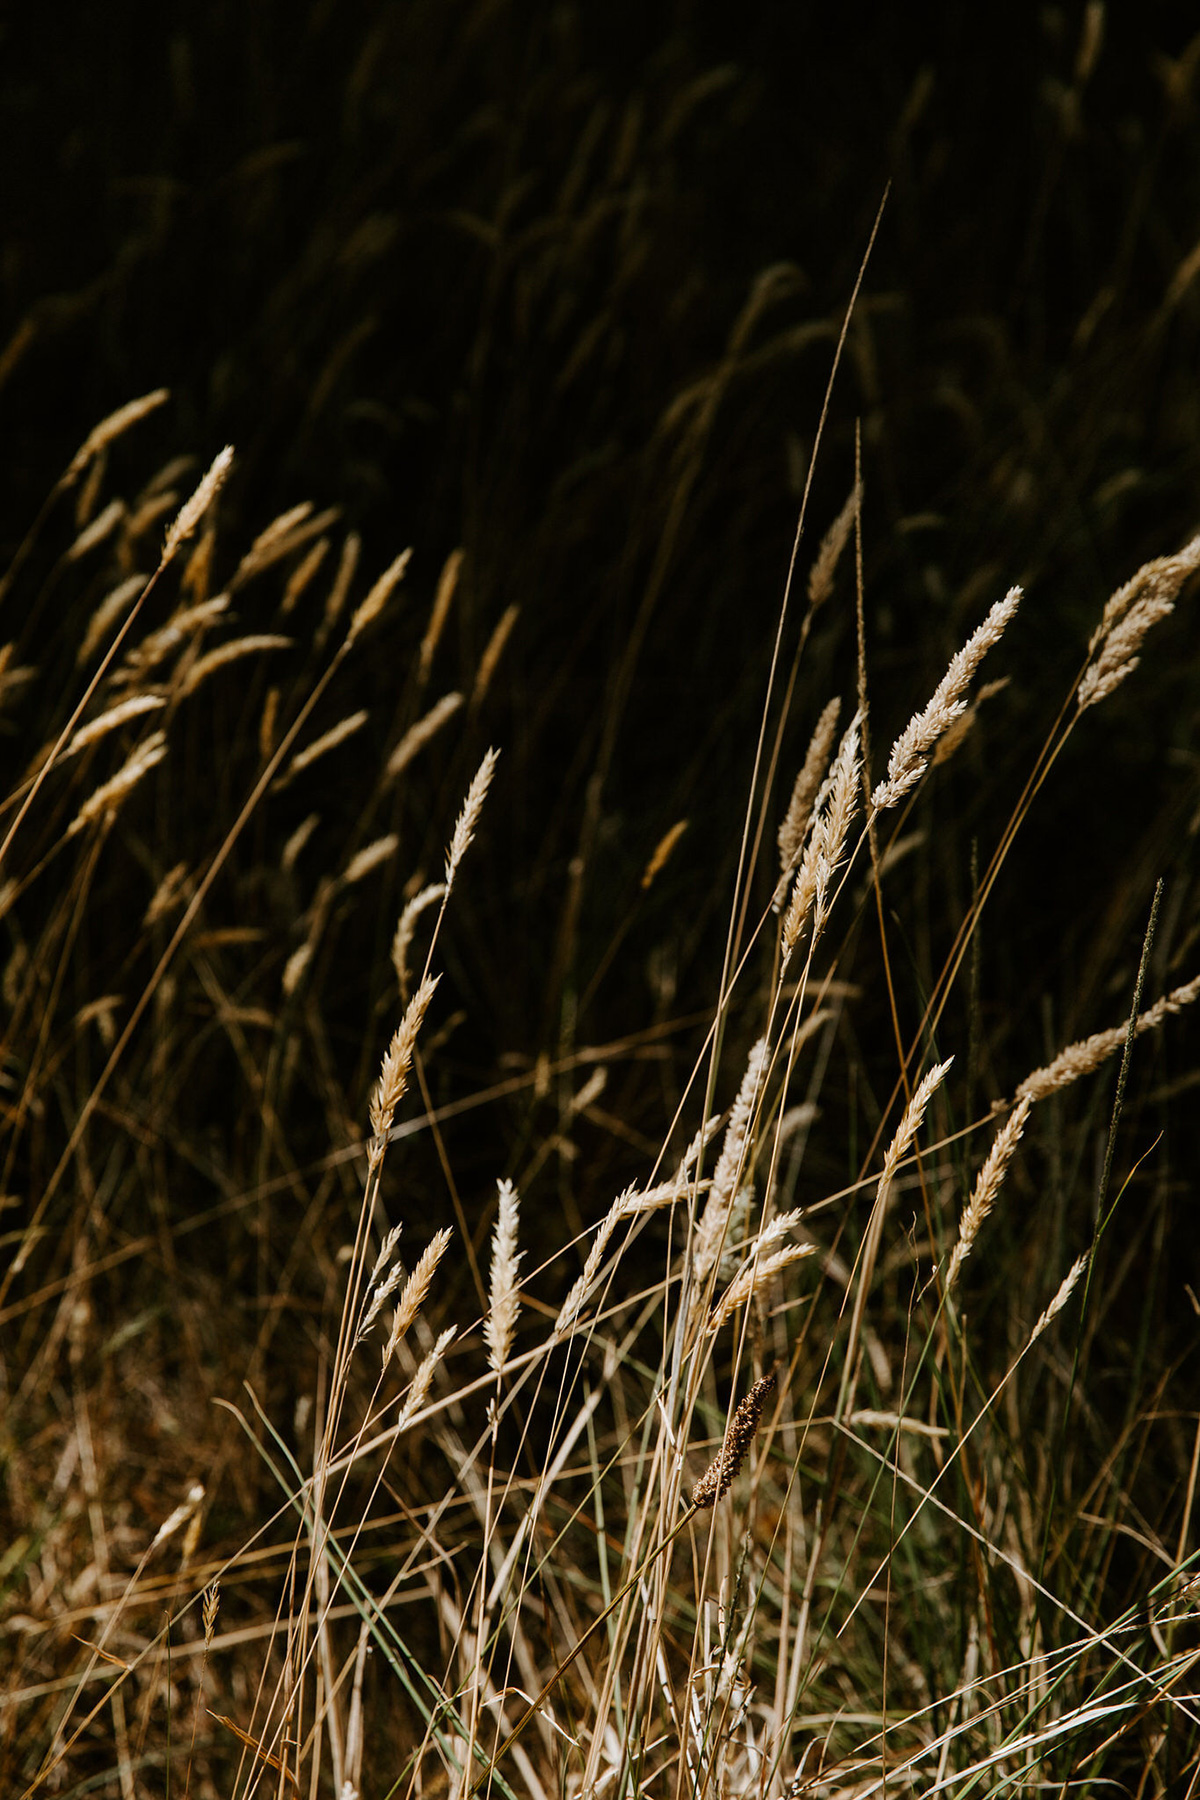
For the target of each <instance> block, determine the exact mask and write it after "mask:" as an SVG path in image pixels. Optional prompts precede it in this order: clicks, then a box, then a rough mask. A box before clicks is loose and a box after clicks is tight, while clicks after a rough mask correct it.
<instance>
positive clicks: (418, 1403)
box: [397, 1325, 455, 1429]
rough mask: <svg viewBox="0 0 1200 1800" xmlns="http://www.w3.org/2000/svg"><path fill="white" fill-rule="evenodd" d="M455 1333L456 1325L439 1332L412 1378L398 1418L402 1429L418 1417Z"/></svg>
mask: <svg viewBox="0 0 1200 1800" xmlns="http://www.w3.org/2000/svg"><path fill="white" fill-rule="evenodd" d="M454 1334H455V1328H454V1326H453V1325H449V1326H447V1328H446V1330H445V1331H443V1332H441V1333H440V1334H439V1336H438V1340H437V1343H436V1344H435V1345H434V1346H433V1349H432V1350H431V1351H430V1352H429V1354H428V1356H426V1357H424V1358H423V1359H422V1361H421V1364H420V1367H419V1368H418V1369H417V1372H416V1374H415V1375H414V1376H413V1378H412V1386H411V1387H410V1388H409V1390H408V1396H407V1398H406V1399H405V1402H404V1405H403V1406H402V1407H401V1409H400V1417H399V1419H398V1420H397V1424H398V1425H399V1426H400V1427H401V1428H402V1429H403V1427H404V1426H405V1425H407V1424H408V1422H409V1420H410V1419H414V1418H415V1417H416V1415H417V1414H418V1413H419V1412H420V1410H421V1408H422V1407H423V1406H424V1404H425V1402H426V1400H427V1399H428V1398H429V1390H430V1388H431V1386H432V1385H433V1377H434V1375H435V1374H436V1372H437V1366H438V1364H439V1363H440V1362H441V1360H442V1358H443V1356H444V1355H445V1354H446V1347H447V1345H448V1344H449V1343H450V1340H451V1339H452V1338H453V1336H454Z"/></svg>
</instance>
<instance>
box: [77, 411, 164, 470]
mask: <svg viewBox="0 0 1200 1800" xmlns="http://www.w3.org/2000/svg"><path fill="white" fill-rule="evenodd" d="M170 398H171V391H170V389H169V388H155V389H154V390H153V392H152V393H149V394H143V395H142V396H141V398H140V399H137V400H127V401H126V402H125V405H124V406H118V408H117V410H116V412H111V413H109V415H108V417H107V418H105V419H101V421H100V423H99V424H98V425H93V427H92V429H91V431H89V432H88V435H87V437H86V438H85V439H84V440H83V443H82V444H81V445H80V446H79V449H78V450H77V451H76V452H75V455H74V456H73V457H72V458H71V462H70V466H69V467H68V469H67V475H66V479H67V480H68V482H71V481H75V480H76V479H77V478H78V477H79V476H80V475H81V474H82V473H83V471H84V469H85V468H86V467H87V465H88V463H90V462H91V460H92V458H93V457H94V456H99V455H100V454H101V452H102V451H104V450H107V448H108V446H109V445H110V444H111V443H112V442H113V441H114V439H116V438H119V437H120V436H121V435H122V434H123V433H124V432H126V431H128V430H129V429H130V427H131V426H133V425H136V424H137V423H138V422H139V420H141V419H144V418H145V417H146V415H147V414H148V413H152V412H155V411H157V409H158V408H159V407H160V406H163V405H165V404H166V402H167V401H168V400H169V399H170Z"/></svg>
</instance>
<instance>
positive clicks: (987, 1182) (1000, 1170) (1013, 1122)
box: [945, 1095, 1032, 1293]
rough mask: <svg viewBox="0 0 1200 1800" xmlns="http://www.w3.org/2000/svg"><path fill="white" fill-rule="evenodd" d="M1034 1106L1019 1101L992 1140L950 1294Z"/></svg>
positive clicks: (964, 1226)
mask: <svg viewBox="0 0 1200 1800" xmlns="http://www.w3.org/2000/svg"><path fill="white" fill-rule="evenodd" d="M1031 1105H1032V1101H1031V1100H1030V1098H1029V1096H1028V1095H1025V1096H1024V1098H1023V1099H1021V1100H1019V1101H1018V1102H1017V1104H1016V1106H1014V1107H1013V1110H1012V1112H1011V1113H1010V1114H1009V1116H1008V1118H1007V1119H1006V1120H1005V1121H1004V1124H1003V1125H1002V1126H1001V1127H1000V1129H999V1131H998V1132H997V1133H996V1136H995V1138H994V1139H993V1140H992V1147H991V1149H990V1150H989V1151H988V1153H987V1157H986V1158H985V1160H984V1164H983V1167H982V1168H981V1169H980V1171H979V1174H978V1175H977V1176H976V1178H975V1186H974V1188H973V1189H972V1190H971V1198H970V1200H969V1201H968V1203H967V1207H966V1210H965V1212H964V1213H963V1216H962V1219H961V1221H960V1223H959V1227H958V1242H957V1243H956V1244H955V1246H954V1249H953V1250H952V1251H951V1253H950V1262H949V1265H948V1267H947V1269H946V1281H945V1287H946V1292H947V1293H949V1291H950V1289H951V1288H952V1287H953V1286H954V1283H955V1280H956V1279H957V1277H958V1272H959V1270H960V1269H961V1268H962V1265H963V1263H964V1262H965V1261H966V1259H967V1257H968V1256H970V1254H971V1250H972V1247H973V1245H974V1243H975V1239H976V1237H977V1236H978V1235H979V1228H980V1226H981V1225H982V1224H983V1221H984V1220H985V1219H986V1218H987V1216H988V1214H989V1213H990V1212H991V1210H992V1207H993V1206H994V1205H995V1202H996V1195H997V1194H998V1193H999V1192H1000V1187H1001V1184H1002V1183H1003V1181H1004V1177H1005V1175H1006V1174H1007V1172H1008V1165H1009V1163H1010V1162H1011V1160H1012V1154H1013V1151H1014V1150H1015V1149H1016V1147H1017V1144H1018V1143H1019V1142H1020V1138H1021V1133H1022V1132H1023V1131H1024V1129H1025V1121H1026V1119H1027V1118H1028V1117H1029V1108H1030V1106H1031Z"/></svg>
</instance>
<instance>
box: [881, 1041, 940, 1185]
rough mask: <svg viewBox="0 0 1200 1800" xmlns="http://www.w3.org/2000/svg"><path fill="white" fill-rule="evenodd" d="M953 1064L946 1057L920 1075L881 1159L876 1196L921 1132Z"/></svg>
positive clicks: (890, 1178)
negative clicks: (928, 1112) (880, 1171)
mask: <svg viewBox="0 0 1200 1800" xmlns="http://www.w3.org/2000/svg"><path fill="white" fill-rule="evenodd" d="M953 1061H954V1058H953V1057H952V1056H948V1057H947V1058H946V1060H945V1062H941V1063H934V1065H933V1067H932V1069H930V1070H928V1072H927V1073H926V1074H925V1075H923V1076H922V1078H921V1080H920V1081H919V1082H918V1084H917V1088H916V1092H915V1093H914V1094H913V1097H912V1099H911V1100H910V1101H909V1103H908V1105H907V1106H906V1107H905V1109H904V1115H903V1117H902V1118H901V1120H900V1123H899V1125H898V1126H897V1127H896V1135H895V1137H894V1138H893V1139H892V1141H891V1143H890V1144H889V1145H888V1147H887V1151H886V1153H885V1155H884V1159H883V1172H882V1174H881V1175H880V1177H879V1188H878V1194H879V1196H880V1197H883V1196H884V1195H885V1194H886V1192H887V1190H888V1189H889V1188H890V1187H891V1185H892V1182H893V1181H894V1180H895V1177H896V1170H897V1169H898V1168H899V1167H900V1164H901V1163H902V1162H903V1161H904V1158H905V1157H906V1156H907V1155H908V1153H909V1150H910V1149H911V1148H912V1142H913V1139H914V1138H915V1137H916V1135H917V1133H918V1131H919V1130H920V1129H921V1121H922V1119H923V1118H924V1117H925V1110H926V1108H927V1107H928V1105H929V1102H930V1101H931V1100H932V1099H933V1096H934V1094H935V1093H936V1092H937V1090H938V1088H939V1087H941V1085H942V1082H943V1081H944V1080H945V1079H946V1074H947V1071H948V1070H949V1068H950V1065H951V1063H952V1062H953Z"/></svg>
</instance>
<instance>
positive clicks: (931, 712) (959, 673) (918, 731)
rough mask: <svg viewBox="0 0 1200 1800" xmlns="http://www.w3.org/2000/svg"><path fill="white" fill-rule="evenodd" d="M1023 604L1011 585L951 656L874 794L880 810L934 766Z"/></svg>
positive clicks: (896, 745) (892, 803)
mask: <svg viewBox="0 0 1200 1800" xmlns="http://www.w3.org/2000/svg"><path fill="white" fill-rule="evenodd" d="M1020 602H1021V589H1020V588H1019V587H1011V588H1009V590H1008V592H1007V594H1006V595H1005V596H1004V598H1003V600H997V602H996V604H995V605H994V606H993V607H992V609H991V611H990V612H989V613H988V615H987V618H986V619H985V620H984V621H983V624H982V625H980V626H979V627H978V628H977V629H976V630H975V631H974V632H972V634H971V636H970V637H969V638H968V639H967V641H966V643H965V644H964V645H963V647H962V649H961V650H959V651H957V652H956V654H955V655H954V656H952V657H951V659H950V667H949V668H948V669H947V670H946V673H945V674H944V675H943V676H942V679H941V680H940V681H939V682H938V684H937V687H936V688H935V689H934V691H933V697H932V699H931V700H930V701H929V704H928V705H927V706H926V707H925V708H924V709H923V710H922V711H921V712H919V713H917V714H915V716H914V717H913V718H911V719H910V720H909V722H908V724H907V725H906V726H905V727H904V730H903V731H902V732H901V733H900V736H899V737H898V738H897V739H896V742H895V743H894V744H893V745H892V753H891V755H890V756H889V758H888V772H887V780H886V781H881V782H880V783H879V785H878V787H877V788H876V789H875V792H874V793H873V794H872V795H871V804H872V806H873V807H874V808H875V810H876V812H882V811H883V810H884V808H885V807H889V806H895V805H896V803H897V801H899V800H902V799H903V798H904V796H905V794H907V793H908V792H909V791H910V790H911V789H912V788H914V787H915V786H916V785H917V782H918V781H919V780H920V779H921V776H922V775H923V774H924V773H925V770H926V768H927V767H928V764H929V755H930V752H931V751H932V749H933V747H934V745H935V744H936V743H937V741H938V739H939V738H940V737H941V736H942V734H943V732H945V731H947V730H948V729H949V727H950V726H951V725H952V724H953V723H954V721H955V719H957V718H959V717H960V715H961V714H962V713H964V712H965V711H966V709H967V701H966V697H965V696H966V690H967V687H968V686H969V685H970V681H971V678H972V676H973V675H974V673H975V671H976V669H977V668H978V667H979V665H980V663H981V662H982V661H983V659H984V657H985V656H986V655H987V653H988V651H989V650H990V649H991V648H992V645H993V644H995V643H996V642H998V640H999V639H1000V638H1001V637H1002V636H1003V635H1004V632H1005V630H1006V628H1007V626H1008V625H1009V623H1010V621H1011V620H1012V618H1013V615H1014V614H1015V612H1016V610H1017V607H1018V606H1019V605H1020Z"/></svg>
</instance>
